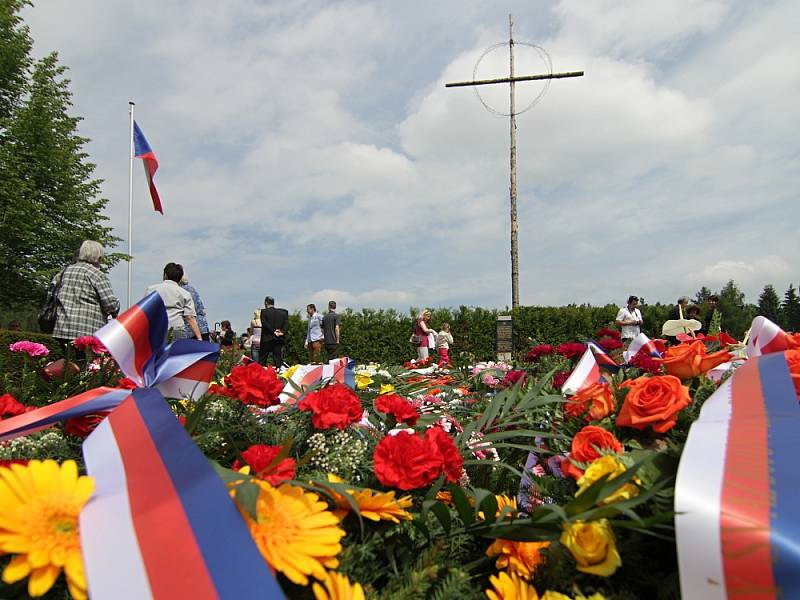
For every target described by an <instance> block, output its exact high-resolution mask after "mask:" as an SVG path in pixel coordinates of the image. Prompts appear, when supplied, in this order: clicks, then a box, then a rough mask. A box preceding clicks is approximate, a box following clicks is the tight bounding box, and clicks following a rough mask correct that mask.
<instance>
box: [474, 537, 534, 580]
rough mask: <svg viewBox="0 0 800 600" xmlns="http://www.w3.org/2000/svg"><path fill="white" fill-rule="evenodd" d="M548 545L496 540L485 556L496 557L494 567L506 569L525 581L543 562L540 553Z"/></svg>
mask: <svg viewBox="0 0 800 600" xmlns="http://www.w3.org/2000/svg"><path fill="white" fill-rule="evenodd" d="M549 545H550V542H515V541H513V540H504V539H501V538H498V539H496V540H495V541H494V542H492V545H491V546H489V547H488V548H487V549H486V556H489V557H491V556H497V561H495V566H496V567H497V568H498V569H508V572H509V573H516V574H517V575H519V576H521V577H525V578H526V579H527V578H530V576H531V575H533V573H534V571H536V567H538V566H539V565H540V564H541V563H542V562H544V558H543V557H542V555H541V551H542V550H544V549H545V548H547V547H548V546H549Z"/></svg>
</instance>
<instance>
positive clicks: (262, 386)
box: [226, 362, 283, 407]
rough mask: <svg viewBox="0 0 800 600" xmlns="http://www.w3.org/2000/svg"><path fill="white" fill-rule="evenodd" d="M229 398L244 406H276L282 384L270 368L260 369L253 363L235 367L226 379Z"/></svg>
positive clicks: (258, 365)
mask: <svg viewBox="0 0 800 600" xmlns="http://www.w3.org/2000/svg"><path fill="white" fill-rule="evenodd" d="M226 379H227V381H228V387H229V389H230V397H231V398H236V399H237V400H239V401H240V402H243V403H245V404H254V405H255V406H261V407H266V406H272V405H274V404H278V396H280V393H281V391H283V382H282V381H281V380H280V378H279V377H278V375H277V374H276V373H275V369H273V368H272V367H262V366H261V365H260V364H258V363H256V362H253V363H250V364H248V365H236V366H235V367H233V369H231V374H230V375H229V376H228V378H226Z"/></svg>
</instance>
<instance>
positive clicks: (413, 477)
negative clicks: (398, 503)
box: [372, 431, 446, 490]
mask: <svg viewBox="0 0 800 600" xmlns="http://www.w3.org/2000/svg"><path fill="white" fill-rule="evenodd" d="M445 435H446V434H445ZM372 459H373V462H374V469H375V476H376V477H377V478H378V481H380V482H381V483H382V484H383V485H385V486H388V487H395V488H399V489H401V490H413V489H417V488H421V487H425V486H426V485H430V484H431V483H433V482H434V481H435V480H436V478H437V477H438V476H439V473H441V469H442V459H441V456H440V454H439V453H438V452H431V448H430V446H429V445H428V443H427V441H426V440H425V439H423V438H421V437H420V436H418V435H416V434H415V433H414V432H411V431H409V432H408V433H406V432H405V431H401V432H400V433H398V434H397V435H387V436H386V437H385V438H383V439H382V440H381V441H380V442H378V445H377V446H375V452H374V453H373V455H372Z"/></svg>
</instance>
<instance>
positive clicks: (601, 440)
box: [570, 425, 622, 463]
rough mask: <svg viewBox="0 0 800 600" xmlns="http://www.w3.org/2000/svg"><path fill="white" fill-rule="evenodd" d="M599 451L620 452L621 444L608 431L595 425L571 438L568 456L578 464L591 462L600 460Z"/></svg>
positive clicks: (587, 427)
mask: <svg viewBox="0 0 800 600" xmlns="http://www.w3.org/2000/svg"><path fill="white" fill-rule="evenodd" d="M598 449H599V450H611V451H612V452H618V453H621V452H622V444H620V443H619V440H617V438H615V437H614V434H613V433H611V432H610V431H606V430H605V429H603V428H602V427H597V426H596V425H587V426H586V427H584V428H583V429H581V430H580V431H579V432H578V433H576V434H575V437H574V438H572V451H571V452H570V456H571V457H572V458H573V459H575V460H577V461H578V462H584V463H588V462H592V461H593V460H595V459H598V458H600V456H601V454H600V452H599V451H598Z"/></svg>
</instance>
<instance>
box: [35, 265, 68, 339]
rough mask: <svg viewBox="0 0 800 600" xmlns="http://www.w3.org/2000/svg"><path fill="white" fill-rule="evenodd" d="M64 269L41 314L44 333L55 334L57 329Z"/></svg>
mask: <svg viewBox="0 0 800 600" xmlns="http://www.w3.org/2000/svg"><path fill="white" fill-rule="evenodd" d="M64 271H66V269H64V270H63V271H61V276H60V277H59V278H58V283H57V284H56V287H55V289H54V290H53V293H52V294H48V295H47V299H46V300H45V301H44V306H43V307H42V310H41V311H40V312H39V317H38V321H39V329H41V331H42V333H53V330H54V329H55V328H56V318H57V316H58V292H59V291H60V290H61V283H62V282H63V281H64Z"/></svg>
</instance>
